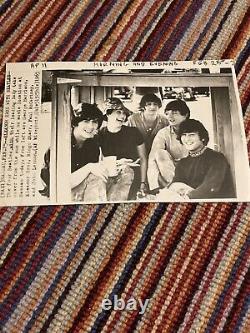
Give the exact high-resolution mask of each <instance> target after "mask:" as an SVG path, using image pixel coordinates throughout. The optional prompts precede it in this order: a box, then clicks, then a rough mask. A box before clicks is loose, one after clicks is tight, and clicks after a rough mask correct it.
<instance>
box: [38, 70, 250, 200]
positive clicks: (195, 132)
mask: <svg viewBox="0 0 250 333" xmlns="http://www.w3.org/2000/svg"><path fill="white" fill-rule="evenodd" d="M111 67H112V66H111ZM135 67H136V66H135ZM152 67H153V68H151V67H150V66H148V67H144V66H143V67H140V66H138V68H131V67H129V68H128V67H127V66H125V65H124V66H117V67H116V66H113V67H112V68H110V67H108V68H107V69H106V68H105V67H104V66H103V67H102V63H100V66H99V67H98V69H83V70H56V71H45V72H43V77H44V80H43V90H44V91H46V94H47V95H49V96H51V112H52V119H54V135H53V122H52V136H51V147H49V148H48V149H47V150H46V152H45V154H44V164H43V167H42V170H41V178H43V181H44V189H43V190H42V191H41V194H42V195H52V196H54V197H55V196H56V198H57V199H59V198H60V201H69V198H70V200H71V201H72V202H77V203H81V202H82V203H104V202H127V201H163V202H168V201H169V202H173V201H174V202H175V201H176V202H179V201H206V200H208V201H223V200H228V201H230V200H236V199H237V198H238V197H239V196H240V197H242V196H244V195H245V196H246V195H247V193H246V186H245V184H246V183H245V181H246V180H247V177H248V170H247V164H246V162H247V161H245V170H246V173H245V176H244V168H242V165H244V163H243V164H242V163H241V162H239V161H241V160H242V161H243V162H244V157H245V155H246V152H245V146H244V139H243V136H242V128H241V126H240V125H241V124H240V117H239V110H238V105H237V96H236V91H235V87H234V82H233V72H232V68H231V67H227V66H225V67H222V66H214V67H213V66H211V67H205V66H204V67H202V66H197V67H195V65H193V66H188V67H183V68H181V67H180V66H177V67H176V68H175V67H174V66H171V67H170V68H169V67H165V68H164V66H161V67H160V68H159V69H158V68H154V66H152ZM46 94H45V92H43V95H44V96H45V95H46ZM51 149H52V150H54V152H52V154H51ZM50 156H54V157H53V160H52V159H51V158H50ZM55 156H56V158H55ZM245 159H246V158H245ZM52 164H53V166H52ZM49 171H50V172H49ZM244 178H245V179H244ZM51 185H53V188H52V187H51ZM49 187H50V188H49ZM246 197H247V196H246Z"/></svg>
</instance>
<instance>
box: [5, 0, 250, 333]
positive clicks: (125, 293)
mask: <svg viewBox="0 0 250 333" xmlns="http://www.w3.org/2000/svg"><path fill="white" fill-rule="evenodd" d="M248 6H249V2H248V1H247V0H246V1H244V0H209V1H207V0H203V1H200V0H192V1H189V0H188V1H182V0H157V1H154V0H131V1H122V0H101V1H97V0H96V1H89V0H85V1H78V0H72V1H66V0H43V1H37V0H25V1H24V0H20V1H11V0H3V1H1V2H0V14H1V17H0V26H1V36H0V38H1V50H0V59H1V61H0V64H1V77H0V89H1V91H0V94H1V95H0V103H1V119H2V107H3V91H4V71H5V63H6V62H20V61H75V60H76V61H95V60H96V61H97V60H98V61H99V60H100V61H110V60H112V61H116V60H119V61H125V60H126V61H163V60H174V59H175V60H193V59H223V58H232V59H234V60H235V64H236V73H237V80H238V84H239V91H240V98H241V103H242V108H243V113H244V125H245V130H246V134H247V142H248V151H249V136H250V106H249V100H250V89H249V88H250V87H249V86H250V80H249V67H250V60H249V47H250V43H249V39H248V37H249V22H250V21H249V8H248ZM249 211H250V206H249V204H247V203H230V204H229V203H220V204H217V203H212V204H209V203H204V204H157V203H153V204H151V203H150V204H144V203H143V204H138V203H133V204H106V205H72V206H52V207H22V208H20V207H12V208H8V207H5V208H1V210H0V221H1V223H0V231H1V234H0V239H1V249H0V251H1V271H0V283H1V284H0V289H1V292H0V298H1V303H0V327H1V328H0V331H1V332H7V333H14V332H16V333H20V332H52V333H55V332H58V333H62V332H101V331H102V332H119V333H120V332H167V333H168V332H170V333H172V332H179V333H182V332H196V333H197V332H226V333H228V332H249V331H250V312H249V311H250V310H249V292H250V290H249V288H250V286H249V261H250V256H249V254H250V253H249V251H250V244H249V215H250V214H249ZM115 294H116V295H118V297H122V298H123V299H124V300H127V299H129V298H130V297H135V298H136V299H138V298H140V299H142V300H144V299H146V298H149V299H150V300H149V304H148V306H147V309H146V311H145V313H144V314H143V315H141V314H139V313H138V311H103V310H102V309H101V301H102V299H104V298H108V297H112V296H113V295H115Z"/></svg>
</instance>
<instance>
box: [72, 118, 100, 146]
mask: <svg viewBox="0 0 250 333" xmlns="http://www.w3.org/2000/svg"><path fill="white" fill-rule="evenodd" d="M97 128H98V121H97V120H95V119H94V120H93V119H86V120H82V121H81V122H80V123H78V125H77V127H76V128H75V129H76V131H77V136H78V138H79V139H81V140H83V141H84V140H86V139H91V138H93V137H94V135H95V134H96V131H97Z"/></svg>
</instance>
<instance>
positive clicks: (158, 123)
mask: <svg viewBox="0 0 250 333" xmlns="http://www.w3.org/2000/svg"><path fill="white" fill-rule="evenodd" d="M161 106H162V103H161V100H160V98H159V97H157V96H156V95H155V94H146V95H144V96H143V97H142V98H141V101H140V109H141V111H140V112H135V113H134V114H133V115H132V116H130V117H129V119H128V125H129V126H131V127H136V128H138V130H139V131H140V133H141V134H142V136H143V139H144V142H145V146H146V152H147V155H148V154H149V152H150V149H151V146H152V143H153V140H154V137H155V136H156V134H157V133H158V131H159V130H160V129H162V128H164V127H165V126H167V125H168V121H167V118H166V116H165V115H163V114H160V108H161Z"/></svg>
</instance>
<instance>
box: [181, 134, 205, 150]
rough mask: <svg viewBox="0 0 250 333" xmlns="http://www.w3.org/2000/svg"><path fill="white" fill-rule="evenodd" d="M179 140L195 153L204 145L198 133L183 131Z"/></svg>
mask: <svg viewBox="0 0 250 333" xmlns="http://www.w3.org/2000/svg"><path fill="white" fill-rule="evenodd" d="M181 142H182V143H183V145H184V146H185V148H186V149H187V150H188V151H190V152H192V153H196V152H198V151H200V150H201V149H202V148H203V147H204V143H203V142H202V140H201V139H200V137H199V134H198V133H195V132H194V133H183V134H182V136H181Z"/></svg>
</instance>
